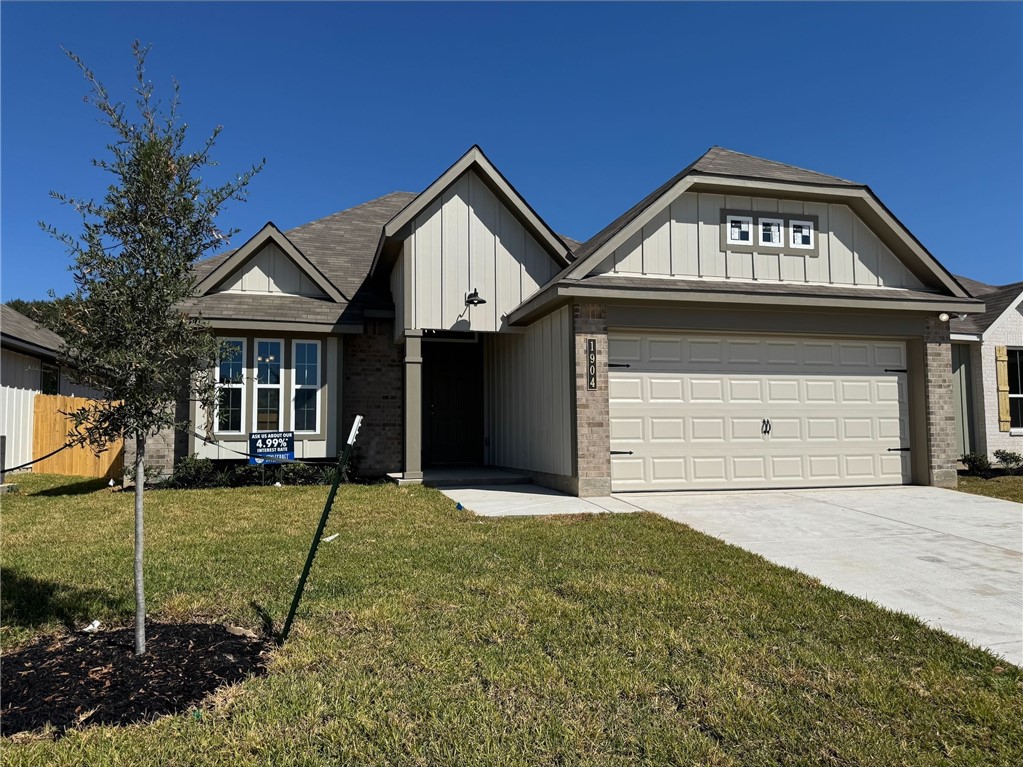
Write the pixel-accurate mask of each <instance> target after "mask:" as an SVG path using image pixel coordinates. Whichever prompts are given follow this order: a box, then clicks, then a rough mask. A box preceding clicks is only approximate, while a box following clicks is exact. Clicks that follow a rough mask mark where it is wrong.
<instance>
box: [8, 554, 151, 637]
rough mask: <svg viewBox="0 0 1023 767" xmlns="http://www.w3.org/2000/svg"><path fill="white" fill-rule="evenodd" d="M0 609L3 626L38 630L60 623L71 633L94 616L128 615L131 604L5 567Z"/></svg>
mask: <svg viewBox="0 0 1023 767" xmlns="http://www.w3.org/2000/svg"><path fill="white" fill-rule="evenodd" d="M0 610H2V611H3V616H4V621H3V622H4V625H5V626H21V627H24V628H39V627H40V626H45V625H47V624H49V623H52V622H53V621H59V622H60V623H62V624H63V625H64V626H65V627H66V628H68V629H69V630H74V629H75V628H80V627H81V626H82V624H84V623H88V622H89V621H91V620H93V619H94V618H95V617H96V614H97V613H102V614H104V615H110V614H111V613H124V614H126V615H128V614H130V613H131V605H130V604H129V603H128V601H127V600H125V599H124V598H122V597H115V596H114V595H113V594H111V593H110V592H108V591H104V590H101V589H80V588H76V587H75V586H69V585H67V584H65V583H56V582H54V581H46V580H42V579H40V578H35V577H33V576H31V575H26V574H24V573H23V572H21V571H19V570H18V569H16V568H13V569H12V568H7V567H5V568H4V570H3V590H2V591H0Z"/></svg>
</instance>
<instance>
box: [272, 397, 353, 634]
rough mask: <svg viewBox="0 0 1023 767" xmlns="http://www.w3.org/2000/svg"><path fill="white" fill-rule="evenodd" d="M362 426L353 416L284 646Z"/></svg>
mask: <svg viewBox="0 0 1023 767" xmlns="http://www.w3.org/2000/svg"><path fill="white" fill-rule="evenodd" d="M360 426H362V416H361V415H357V416H355V422H354V423H352V431H351V433H350V434H349V435H348V442H346V443H345V449H344V451H343V452H342V453H341V457H340V458H339V459H338V462H337V475H336V476H335V477H334V484H333V485H331V486H330V493H329V494H328V495H327V502H326V503H325V504H324V505H323V514H321V515H320V524H319V525H318V526H317V528H316V534H315V535H314V536H313V545H312V546H310V547H309V556H308V557H306V560H305V567H304V568H303V569H302V577H301V578H299V579H298V588H297V589H295V597H294V598H293V599H292V600H291V609H290V610H289V611H288V619H287V620H286V621H285V622H284V630H283V631H281V638H280V643H281V644H284V642H285V641H287V639H288V634H289V633H290V632H291V624H292V623H293V622H294V620H295V613H296V611H297V610H298V603H299V602H301V601H302V592H303V591H305V582H306V580H307V579H308V578H309V571H310V570H312V568H313V559H315V558H316V549H317V548H319V545H320V539H321V538H322V537H323V531H324V529H325V528H326V527H327V517H329V516H330V509H331V507H332V506H333V505H334V496H336V495H337V488H338V485H340V484H341V478H342V477H344V478H345V479H348V471H347V469H346V466H347V465H348V458H349V456H351V454H352V446H353V445H355V438H356V437H357V436H358V434H359V427H360Z"/></svg>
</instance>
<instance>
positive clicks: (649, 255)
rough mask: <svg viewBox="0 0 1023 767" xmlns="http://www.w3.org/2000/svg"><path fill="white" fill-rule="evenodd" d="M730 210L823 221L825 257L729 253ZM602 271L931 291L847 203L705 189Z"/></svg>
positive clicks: (820, 235) (680, 202)
mask: <svg viewBox="0 0 1023 767" xmlns="http://www.w3.org/2000/svg"><path fill="white" fill-rule="evenodd" d="M722 209H727V210H736V211H755V212H763V213H778V214H780V215H808V216H817V218H818V232H817V240H818V253H817V255H806V254H801V253H791V252H782V253H778V252H753V253H743V252H738V251H731V250H722V249H721V211H722ZM787 236H788V235H787V233H786V237H787ZM756 239H757V235H756V233H754V242H756ZM595 272H596V273H606V272H616V273H620V274H648V275H658V276H672V277H709V278H727V279H736V280H771V281H780V282H793V283H807V282H810V283H825V284H827V283H831V284H836V285H862V286H873V287H877V286H879V285H880V286H887V287H896V288H911V289H916V290H919V289H923V285H922V283H921V282H920V281H919V280H918V279H916V277H914V276H913V275H912V273H910V272H909V270H908V269H906V268H905V266H904V265H903V264H902V262H901V261H899V259H898V258H897V257H896V256H895V254H893V253H892V251H891V250H889V248H888V247H887V246H886V245H885V244H884V243H883V242H882V241H881V240H880V239H879V238H878V236H877V235H876V234H874V232H873V231H871V230H870V229H869V228H868V227H867V225H866V224H864V223H863V221H861V220H860V218H859V217H858V216H857V215H856V214H855V213H853V211H852V210H851V209H850V208H849V207H847V206H845V205H839V204H829V203H822V202H802V201H800V200H782V199H774V198H769V197H743V196H732V195H728V196H725V195H719V194H707V193H699V192H686V193H684V194H682V195H680V196H679V197H678V198H677V199H675V200H674V201H673V202H672V203H671V205H670V206H669V207H668V208H666V209H665V210H664V211H662V212H661V213H659V214H658V215H656V216H655V217H654V218H653V219H652V220H651V221H650V222H649V223H648V224H647V225H646V226H644V227H643V229H642V230H641V231H639V232H637V233H636V234H634V235H633V236H632V237H631V238H629V239H628V240H627V241H626V242H625V243H623V244H622V245H621V246H620V247H619V248H618V249H617V250H615V252H614V253H613V254H612V256H610V257H609V258H607V259H605V260H604V261H603V263H601V265H600V266H599V267H598V268H597V269H596V270H595Z"/></svg>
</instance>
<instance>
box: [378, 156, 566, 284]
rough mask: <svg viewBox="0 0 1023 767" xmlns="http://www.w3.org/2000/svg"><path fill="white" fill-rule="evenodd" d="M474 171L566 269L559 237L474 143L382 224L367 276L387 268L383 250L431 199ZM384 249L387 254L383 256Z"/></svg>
mask: <svg viewBox="0 0 1023 767" xmlns="http://www.w3.org/2000/svg"><path fill="white" fill-rule="evenodd" d="M469 170H475V171H476V172H477V173H478V174H479V175H480V177H481V178H482V179H483V181H484V182H485V183H486V184H487V185H488V186H490V187H491V189H492V190H493V191H494V192H496V193H497V197H498V199H500V200H501V201H502V202H503V203H504V204H505V205H507V206H508V207H509V208H510V209H511V211H512V212H513V213H515V214H516V216H517V217H518V218H519V220H520V221H521V222H522V223H523V224H525V226H526V228H527V229H528V230H530V231H531V232H532V233H533V234H535V235H536V236H537V238H538V241H539V242H540V244H541V245H543V246H544V249H545V250H546V251H547V253H548V254H549V255H550V256H551V257H552V258H553V259H554V261H555V263H557V264H558V265H559V266H562V267H564V266H566V265H567V264H568V259H569V253H570V251H569V249H568V246H567V245H565V243H564V242H562V241H561V238H560V237H559V236H558V235H557V234H556V233H555V232H554V230H553V229H551V228H550V226H548V225H547V222H545V221H544V220H543V219H542V218H541V217H540V216H539V214H537V212H536V211H535V210H533V208H532V207H531V206H530V205H529V203H528V202H526V200H525V198H523V197H522V195H520V194H519V193H518V191H516V189H515V187H513V186H512V185H511V184H510V183H509V182H508V180H507V179H506V178H505V177H504V176H503V175H502V174H501V172H500V171H499V170H498V169H497V168H496V167H495V166H494V164H493V163H491V162H490V160H489V159H488V158H487V156H486V155H485V154H483V150H482V149H480V147H479V146H478V145H476V144H473V145H472V147H470V148H469V151H468V152H466V153H465V154H464V155H462V156H461V157H460V158H459V159H458V160H457V161H456V162H455V164H454V165H452V166H451V167H450V168H448V169H447V170H446V171H444V173H442V174H441V175H440V177H439V178H437V180H436V181H434V182H433V183H432V184H430V185H429V186H428V187H426V189H424V190H423V191H422V193H420V194H419V195H418V196H417V197H416V198H415V199H414V200H412V202H410V203H409V204H408V205H406V206H405V207H404V208H402V210H400V211H399V212H398V214H397V215H396V216H395V217H394V218H392V219H391V220H390V221H388V222H387V223H386V224H384V229H383V232H382V234H381V236H380V242H379V244H378V245H377V250H376V253H375V254H374V256H373V264H372V266H370V269H369V274H370V276H371V277H372V276H373V275H374V274H375V273H376V272H377V270H378V268H381V263H382V262H386V263H384V267H386V268H390V265H391V263H390V262H391V261H392V260H393V259H392V258H391V256H393V255H395V253H394V252H393V250H392V249H386V248H385V245H386V244H387V243H388V242H393V241H394V240H395V239H403V237H402V234H403V231H404V230H405V229H406V228H407V227H409V226H410V225H411V223H412V221H413V220H414V219H415V218H416V216H418V215H419V214H420V213H422V212H423V211H424V210H425V209H426V208H427V207H429V206H430V205H431V204H432V203H433V202H434V200H436V199H437V198H438V197H440V196H441V195H442V194H443V193H444V192H445V190H447V188H448V187H449V186H451V185H452V184H453V183H455V181H457V180H458V179H459V178H460V177H461V176H462V175H463V174H464V173H466V172H467V171H469ZM385 250H387V251H388V252H386V253H385Z"/></svg>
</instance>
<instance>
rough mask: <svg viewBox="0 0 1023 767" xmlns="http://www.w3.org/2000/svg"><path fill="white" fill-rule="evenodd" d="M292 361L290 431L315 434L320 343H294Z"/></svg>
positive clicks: (318, 409)
mask: <svg viewBox="0 0 1023 767" xmlns="http://www.w3.org/2000/svg"><path fill="white" fill-rule="evenodd" d="M292 361H293V363H292V364H293V365H294V378H293V383H292V386H293V391H292V399H291V402H292V419H291V423H292V429H294V431H296V432H317V431H319V425H320V342H319V341H295V342H294V343H293V345H292Z"/></svg>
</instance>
